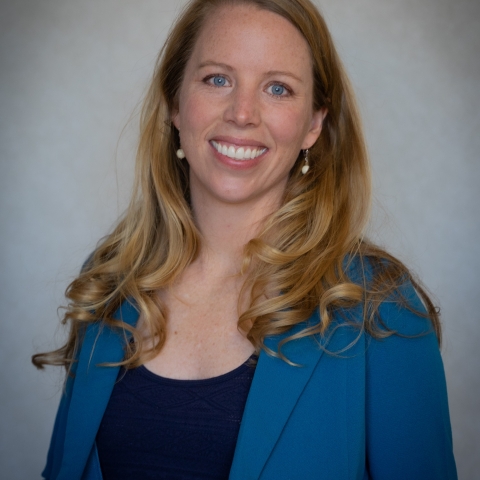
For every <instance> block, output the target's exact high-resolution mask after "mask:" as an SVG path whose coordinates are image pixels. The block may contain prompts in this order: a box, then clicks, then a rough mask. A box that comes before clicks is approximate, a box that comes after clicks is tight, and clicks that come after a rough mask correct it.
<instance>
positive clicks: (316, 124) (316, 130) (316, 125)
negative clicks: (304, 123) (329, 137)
mask: <svg viewBox="0 0 480 480" xmlns="http://www.w3.org/2000/svg"><path fill="white" fill-rule="evenodd" d="M327 113H328V110H327V109H326V108H325V107H323V108H321V109H320V110H317V111H316V112H313V115H312V120H311V122H310V129H309V130H308V132H307V135H306V136H305V139H304V140H303V144H302V150H305V149H307V148H311V147H312V146H313V144H314V143H315V142H316V141H317V140H318V137H319V136H320V133H321V131H322V126H323V120H324V119H325V117H326V116H327Z"/></svg>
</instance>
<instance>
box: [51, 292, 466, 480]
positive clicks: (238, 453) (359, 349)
mask: <svg viewBox="0 0 480 480" xmlns="http://www.w3.org/2000/svg"><path fill="white" fill-rule="evenodd" d="M409 295H410V298H411V300H412V302H413V303H415V304H416V306H417V307H418V306H420V303H419V300H418V297H416V294H415V293H414V291H413V289H412V288H410V289H409ZM380 314H381V317H382V319H383V321H384V322H385V323H386V324H387V325H388V326H389V327H390V328H393V329H395V330H396V331H397V332H399V335H393V336H391V337H389V338H387V339H384V340H375V339H372V338H371V337H370V336H368V335H367V334H365V333H364V332H363V331H361V330H360V329H358V328H354V327H351V326H346V325H345V324H344V322H342V321H341V320H340V319H337V320H335V321H334V322H333V323H332V325H331V327H330V329H329V331H328V333H327V335H326V336H325V337H324V338H323V339H322V340H319V339H315V338H313V337H307V338H302V339H300V340H295V341H292V342H289V343H287V344H286V345H285V347H284V349H283V351H284V353H285V354H286V356H287V357H288V358H289V359H290V360H292V361H293V362H295V363H298V364H300V365H301V366H291V365H289V364H288V363H286V362H284V361H283V360H280V359H278V358H275V357H272V356H270V355H268V354H266V353H265V352H263V351H262V352H261V353H260V356H259V359H258V364H257V367H256V371H255V375H254V378H253V382H252V386H251V389H250V393H249V396H248V399H247V403H246V406H245V411H244V414H243V419H242V423H241V427H240V432H239V436H238V441H237V446H236V450H235V456H234V459H233V464H232V467H231V471H230V477H229V478H230V479H231V480H253V479H262V480H267V479H268V480H279V479H280V480H284V479H285V480H287V479H291V480H294V479H299V480H300V479H301V480H305V479H326V480H344V479H345V480H347V479H348V480H354V479H358V480H365V479H381V480H396V479H398V480H406V479H408V480H416V479H418V480H430V479H431V480H442V479H456V478H457V475H456V469H455V461H454V457H453V451H452V435H451V428H450V419H449V412H448V403H447V392H446V385H445V375H444V370H443V365H442V360H441V357H440V352H439V349H438V343H437V340H436V337H435V334H434V333H433V331H432V329H431V325H430V323H429V321H428V320H426V319H425V318H422V317H419V316H416V315H414V314H413V313H411V312H410V311H409V310H407V309H405V308H401V307H400V306H399V305H398V304H397V303H394V302H391V303H389V302H385V303H384V304H382V305H381V307H380ZM357 315H359V312H358V310H356V311H355V310H354V311H353V312H350V316H351V317H352V318H351V319H352V320H354V321H355V320H356V321H357V322H358V319H356V318H355V317H356V316H357ZM116 316H117V318H121V319H123V321H125V322H126V323H128V324H130V325H135V323H136V321H137V318H138V312H137V310H136V308H135V306H134V305H132V304H131V303H129V302H128V301H126V302H124V303H123V305H122V306H121V307H120V308H119V310H118V311H117V313H116ZM318 321H319V317H318V312H315V313H314V314H313V315H312V317H311V318H310V319H309V320H308V321H307V322H306V323H307V324H309V323H312V322H313V323H317V322H318ZM342 325H343V326H342ZM304 326H305V325H301V326H299V327H297V329H299V328H301V327H304ZM403 335H407V336H409V337H410V338H405V337H404V336H403ZM412 335H413V336H414V337H413V338H412V337H411V336H412ZM281 338H283V336H278V337H271V338H268V339H267V341H266V344H267V345H268V346H269V347H270V348H272V349H274V350H275V349H276V346H277V343H278V341H279V340H280V339H281ZM124 342H125V337H124V336H123V335H122V334H119V333H118V332H115V331H113V330H111V329H109V328H108V327H105V326H101V324H100V323H95V324H91V325H90V326H89V327H88V329H87V330H86V334H85V337H84V341H83V344H82V348H81V351H80V354H79V360H78V362H77V363H76V364H75V367H74V369H75V370H76V371H75V372H74V373H75V376H74V377H71V378H69V379H68V381H67V385H66V388H65V392H64V394H63V396H62V399H61V403H60V407H59V410H58V414H57V418H56V421H55V427H54V432H53V436H52V441H51V445H50V450H49V454H48V461H47V466H46V467H45V470H44V472H43V476H44V477H45V478H46V479H48V480H80V479H81V480H97V479H98V480H100V479H101V478H102V476H101V470H100V463H99V461H98V454H97V450H96V446H95V437H96V434H97V430H98V428H99V425H100V422H101V420H102V416H103V413H104V411H105V408H106V406H107V403H108V401H109V397H110V394H111V391H112V388H113V385H114V383H115V381H116V378H117V374H118V371H119V369H118V368H112V367H101V366H99V364H101V363H103V362H117V361H120V360H122V358H123V355H124V350H123V347H124ZM325 348H326V349H327V350H328V351H325Z"/></svg>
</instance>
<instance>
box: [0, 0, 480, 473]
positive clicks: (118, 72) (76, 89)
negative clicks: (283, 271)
mask: <svg viewBox="0 0 480 480" xmlns="http://www.w3.org/2000/svg"><path fill="white" fill-rule="evenodd" d="M182 3H183V2H174V1H173V0H163V1H162V0H135V1H132V0H130V1H129V0H102V1H96V0H81V1H79V0H42V1H36V0H7V1H5V0H3V1H1V2H0V8H1V10H0V36H1V42H0V81H1V84H0V85H1V87H0V88H1V96H0V122H1V124H0V162H1V172H0V195H1V197H0V208H1V211H0V229H1V243H0V246H1V248H0V251H1V269H0V270H1V271H0V275H1V276H0V282H1V284H0V285H1V289H0V295H1V312H2V316H1V335H0V365H1V373H0V375H1V383H0V385H1V388H0V402H1V419H0V421H1V435H0V437H1V452H0V463H1V465H0V471H1V476H2V478H8V479H10V480H15V479H21V480H25V479H35V478H39V477H40V471H41V469H42V468H43V465H44V460H45V456H46V452H47V448H48V442H49V437H50V434H51V429H52V425H53V419H54V415H55V411H56V408H57V404H58V399H59V393H60V389H61V373H60V372H59V371H57V370H58V369H55V368H50V369H47V371H46V372H44V373H42V372H38V371H36V370H35V368H34V367H33V366H32V365H31V364H30V356H31V354H32V353H34V352H37V351H44V350H45V349H51V348H52V347H54V346H55V345H57V346H58V345H60V343H61V341H62V339H63V338H64V332H63V330H62V329H61V328H59V327H58V325H59V314H58V313H57V307H58V306H59V305H61V304H62V303H63V291H64V290H65V287H66V286H67V284H68V283H69V281H71V280H72V279H73V277H74V275H75V274H76V273H77V272H78V269H79V267H80V265H81V264H82V262H83V260H84V259H85V258H86V256H87V255H88V254H89V252H91V251H92V249H93V248H94V246H95V243H96V242H97V241H98V239H99V238H100V237H101V236H103V235H105V234H106V233H107V232H108V231H109V229H110V228H111V227H112V225H113V224H114V221H115V219H116V217H117V216H118V215H119V214H120V213H121V212H122V211H123V209H124V208H125V206H126V203H127V201H128V198H129V193H130V188H131V184H132V174H133V173H132V172H133V159H134V155H135V142H136V136H137V125H138V115H136V114H135V113H133V112H134V111H135V109H136V108H137V106H138V104H139V102H140V101H141V98H142V96H143V93H144V91H145V88H146V86H147V84H148V82H149V79H150V76H151V73H152V67H153V63H154V60H155V57H156V54H157V51H158V50H159V48H160V47H161V45H162V44H163V40H164V38H165V36H166V33H167V31H168V28H169V26H170V25H171V23H172V19H173V18H174V16H175V15H176V14H177V13H178V10H179V7H180V5H181V4H182ZM319 6H320V7H321V8H322V10H323V12H324V14H325V17H326V20H327V22H328V24H329V25H330V28H331V30H332V33H333V36H334V38H335V40H336V42H337V45H338V49H339V52H340V55H341V56H342V58H343V60H344V62H345V64H346V67H347V69H348V71H349V73H350V75H351V78H352V81H353V84H354V86H355V89H356V92H357V94H358V99H359V103H360V108H361V111H362V114H363V118H364V123H365V129H366V135H367V140H368V146H369V150H370V153H371V159H372V165H373V171H374V186H375V205H374V213H373V221H372V225H371V228H370V233H371V236H372V237H373V238H374V239H375V240H376V241H377V242H379V243H380V244H381V245H384V246H388V248H389V250H390V251H392V252H393V253H394V254H396V255H397V256H399V257H400V258H401V259H402V260H403V261H405V262H406V263H407V264H408V265H409V266H410V267H411V268H413V270H414V271H416V272H417V273H418V274H419V276H420V277H421V278H422V279H423V281H424V282H425V284H426V285H427V286H428V287H429V289H430V291H431V292H432V293H433V294H434V296H435V297H436V299H437V300H438V302H439V304H440V305H441V308H442V314H443V315H442V318H443V325H444V332H445V342H444V347H443V350H442V352H443V359H444V363H445V369H446V374H447V381H448V387H449V399H450V407H451V419H452V426H453V435H454V444H455V452H456V458H457V463H458V471H459V476H460V478H462V479H467V480H469V479H474V478H478V476H477V475H478V472H479V471H480V455H478V454H479V453H480V451H479V447H478V445H480V376H479V374H478V371H479V367H480V355H479V353H478V350H479V344H480V333H479V331H480V330H479V326H478V323H479V320H480V315H479V313H478V304H477V301H478V298H479V296H480V289H479V286H478V284H479V282H478V279H479V272H480V249H479V246H478V242H479V238H480V222H479V206H480V202H479V200H480V198H479V188H478V185H479V183H480V162H479V151H480V134H479V130H480V118H479V112H480V95H479V87H480V60H479V52H480V2H479V1H478V0H455V1H453V0H388V1H385V0H356V1H346V0H322V1H321V2H319ZM137 110H138V109H137ZM132 113H133V115H132ZM392 414H393V415H394V414H395V412H392Z"/></svg>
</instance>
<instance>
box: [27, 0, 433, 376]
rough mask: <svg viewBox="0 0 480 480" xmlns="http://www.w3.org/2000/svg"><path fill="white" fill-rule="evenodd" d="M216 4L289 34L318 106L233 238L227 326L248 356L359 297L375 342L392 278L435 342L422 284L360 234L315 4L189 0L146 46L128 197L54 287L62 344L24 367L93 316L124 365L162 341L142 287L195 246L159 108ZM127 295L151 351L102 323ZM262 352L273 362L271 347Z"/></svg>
mask: <svg viewBox="0 0 480 480" xmlns="http://www.w3.org/2000/svg"><path fill="white" fill-rule="evenodd" d="M225 4H229V5H235V4H251V5H254V6H256V7H257V8H259V9H263V10H268V11H271V12H273V13H275V14H278V15H280V16H282V17H284V18H285V19H287V20H288V21H289V22H290V23H291V24H292V25H294V26H295V27H296V28H297V30H298V31H299V32H300V33H301V34H302V35H303V37H304V38H305V40H306V41H307V43H308V45H309V47H310V53H311V59H312V69H313V80H314V82H313V89H314V91H313V109H314V110H316V111H318V110H320V109H321V108H325V109H326V110H327V111H328V113H327V116H326V118H325V120H324V123H323V129H322V133H321V135H320V137H319V139H318V140H317V142H316V144H315V145H314V146H313V147H312V148H311V149H310V156H309V159H310V170H309V172H308V175H302V174H301V167H302V160H301V158H300V157H299V159H298V161H297V162H296V164H295V165H294V167H293V168H292V171H291V172H290V177H289V180H288V183H287V187H286V190H285V194H284V197H283V201H282V205H281V207H280V208H279V209H278V211H276V212H274V213H273V214H271V215H270V216H269V217H268V218H267V219H266V221H265V223H264V225H263V230H262V231H261V232H260V234H259V235H258V236H257V237H256V238H254V239H252V240H250V241H249V242H248V244H247V245H246V246H245V249H244V258H243V272H244V274H245V278H246V280H245V283H244V292H247V293H248V298H249V299H250V305H249V306H248V308H247V309H246V310H245V311H242V312H239V320H238V326H239V329H240V330H242V331H243V332H244V333H245V334H246V335H247V338H248V339H249V340H250V341H251V342H252V344H253V345H254V346H255V347H256V349H257V350H259V349H261V348H266V347H265V345H264V340H265V338H266V337H268V336H271V335H275V334H278V333H283V332H286V331H289V330H290V329H291V328H292V327H293V326H295V325H302V322H305V320H306V319H307V318H309V316H310V315H311V314H312V312H313V311H314V310H315V309H317V308H319V310H320V316H319V318H320V320H319V323H318V324H317V325H309V326H308V327H307V326H305V328H303V329H302V330H301V331H300V333H297V334H295V336H291V337H289V338H286V339H285V340H284V342H285V341H289V340H292V339H293V338H298V337H301V336H305V335H323V334H324V333H325V332H326V330H327V329H328V326H329V325H330V323H331V322H332V318H333V316H334V314H335V312H336V311H339V310H341V309H345V308H349V307H352V306H354V305H361V306H363V308H362V311H363V318H362V319H361V321H360V322H359V327H360V328H361V329H362V330H364V331H366V332H367V333H368V334H370V335H372V336H373V337H376V338H378V337H384V336H388V335H391V334H393V333H395V332H392V331H390V330H388V329H387V328H385V327H383V326H382V325H383V324H382V322H381V319H380V318H379V314H378V308H379V305H380V303H381V302H382V301H384V300H385V299H387V298H389V299H391V298H396V299H397V300H398V301H404V300H405V299H402V293H401V290H402V285H404V284H405V282H407V281H411V282H413V285H414V287H415V288H416V290H417V292H418V293H419V295H420V297H421V298H422V301H423V303H424V305H425V306H426V313H425V314H424V315H425V316H428V317H429V318H430V319H431V321H432V324H433V327H434V330H435V332H436V333H437V337H438V339H439V341H440V324H439V319H438V314H437V312H436V310H435V308H434V306H433V305H432V303H431V301H430V299H429V298H428V296H427V295H426V294H425V292H424V290H423V289H422V288H421V287H420V285H419V284H418V283H417V282H415V281H414V280H413V279H412V277H411V275H410V273H409V272H408V270H407V269H406V267H405V266H404V265H403V264H402V263H401V262H399V261H398V260H397V259H395V258H394V257H392V256H390V255H389V254H387V253H386V252H385V251H383V250H382V249H380V248H378V247H375V246H374V245H372V244H370V243H369V242H368V241H366V240H365V239H364V238H363V231H364V228H365V225H366V222H367V219H368V214H369V208H370V170H369V163H368V157H367V152H366V148H365V141H364V138H363V134H362V128H361V123H360V119H359V115H358V111H357V107H356V104H355V99H354V95H353V92H352V89H351V86H350V83H349V81H348V78H347V76H346V74H345V71H344V68H343V66H342V64H341V61H340V59H339V57H338V55H337V52H336V50H335V47H334V45H333V42H332V38H331V36H330V34H329V31H328V29H327V26H326V24H325V21H324V20H323V18H322V16H321V15H320V13H319V11H318V10H317V9H316V7H315V6H314V5H313V4H312V3H311V2H310V1H309V0H193V1H191V2H190V3H189V4H188V5H187V6H186V8H185V9H184V11H183V13H182V14H181V15H180V17H179V18H178V20H177V21H176V23H175V25H174V26H173V28H172V30H171V32H170V34H169V36H168V38H167V40H166V43H165V45H164V47H163V49H162V50H161V52H160V54H159V57H158V60H157V64H156V67H155V71H154V75H153V79H152V82H151V85H150V88H149V90H148V93H147V95H146V98H145V101H144V105H143V109H142V113H141V119H140V139H139V146H138V152H137V160H136V176H135V186H134V195H133V198H132V200H131V203H130V205H129V207H128V209H127V211H126V213H125V215H124V216H123V218H121V219H120V221H119V223H118V225H117V227H116V228H115V229H114V230H113V232H112V233H111V234H109V235H108V236H107V237H106V238H105V239H103V240H102V241H101V243H100V244H99V245H98V247H97V249H96V250H95V252H94V254H93V255H92V257H91V258H90V259H89V260H88V261H87V263H86V264H85V266H84V268H83V269H82V272H81V273H80V275H79V276H78V277H77V278H76V279H75V280H74V281H73V282H72V283H71V284H70V285H69V287H68V288H67V291H66V297H67V298H68V300H69V303H68V306H67V308H66V312H65V316H64V318H63V323H67V324H69V325H70V334H69V337H68V340H67V342H66V344H65V345H64V346H63V347H61V348H59V349H58V350H55V351H53V352H48V353H42V354H37V355H35V356H34V357H33V363H34V364H35V365H36V366H37V367H39V368H41V367H43V366H44V365H46V364H53V365H64V366H65V367H66V368H67V369H69V367H70V365H71V364H72V362H73V361H74V358H75V355H76V352H77V350H78V348H79V345H80V343H81V338H82V335H83V332H84V330H85V328H86V326H88V324H90V323H92V322H98V321H101V322H103V323H104V324H105V325H108V326H110V327H112V328H117V329H120V330H122V331H124V332H125V331H128V332H130V334H131V335H132V336H133V340H134V341H133V342H126V344H125V349H126V352H125V353H126V355H125V360H124V361H123V362H122V364H124V365H126V366H130V367H134V366H138V365H140V364H142V363H144V362H145V361H146V360H147V359H149V358H152V357H153V356H155V355H156V354H157V353H158V352H159V351H160V350H161V348H162V346H163V345H164V342H165V332H166V321H167V316H166V311H165V308H164V306H163V305H162V304H161V302H160V300H159V299H158V296H157V295H156V294H155V292H156V291H158V289H161V288H167V287H168V286H170V285H172V283H173V282H174V281H175V280H176V279H177V278H178V277H179V275H180V274H181V273H182V272H183V271H184V269H185V268H186V267H187V266H188V265H189V264H190V263H191V262H192V261H193V260H194V259H195V258H196V256H197V255H198V252H199V249H200V247H201V236H200V234H199V232H198V230H197V228H196V226H195V223H194V221H193V218H192V211H191V208H190V205H189V179H188V170H187V168H188V167H186V166H185V164H182V163H180V162H179V161H178V159H177V158H176V156H175V151H176V149H177V148H178V147H179V135H178V131H177V130H176V128H175V127H174V125H173V124H172V122H171V115H172V113H173V112H174V111H176V109H177V107H178V96H179V89H180V86H181V84H182V80H183V76H184V72H185V67H186V64H187V62H188V60H189V58H190V56H191V53H192V51H193V48H194V46H195V42H196V40H197V38H198V36H199V32H200V30H201V28H202V26H203V25H204V23H205V20H206V19H207V18H208V17H209V16H210V15H213V13H214V10H215V9H217V8H219V7H220V6H222V5H225ZM350 262H354V263H355V264H356V265H357V267H356V268H355V269H354V270H355V271H356V273H355V275H353V276H352V275H351V274H349V273H348V272H349V269H348V264H349V263H350ZM350 270H351V269H350ZM367 271H368V272H369V273H366V272H367ZM127 298H130V299H134V300H135V302H136V304H137V306H138V308H139V310H140V311H141V313H142V319H143V321H144V326H145V327H146V328H147V329H148V331H149V333H150V334H151V335H152V337H153V338H155V340H156V342H154V346H153V347H151V348H150V347H149V348H148V349H147V348H146V347H145V346H144V343H143V341H142V336H141V335H140V334H139V332H138V330H137V329H136V328H134V327H131V326H129V325H126V324H125V323H123V322H121V321H120V320H116V319H114V318H113V314H114V312H115V311H116V309H117V308H118V307H119V306H120V304H121V303H122V302H123V301H124V300H125V299H127ZM406 303H408V302H406ZM407 307H409V308H412V307H410V306H409V305H408V304H407ZM419 313H421V312H419ZM270 353H271V354H274V355H280V356H282V353H281V351H279V352H271V351H270ZM283 358H284V357H283Z"/></svg>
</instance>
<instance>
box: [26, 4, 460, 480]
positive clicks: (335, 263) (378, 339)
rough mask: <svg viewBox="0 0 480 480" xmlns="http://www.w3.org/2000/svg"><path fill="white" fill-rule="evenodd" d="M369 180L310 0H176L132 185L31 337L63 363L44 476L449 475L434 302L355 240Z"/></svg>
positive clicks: (345, 88) (41, 358)
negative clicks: (60, 301)
mask: <svg viewBox="0 0 480 480" xmlns="http://www.w3.org/2000/svg"><path fill="white" fill-rule="evenodd" d="M369 188H370V183H369V169H368V162H367V158H366V153H365V146H364V140H363V137H362V133H361V129H360V122H359V119H358V114H357V112H356V107H355V104H354V99H353V95H352V93H351V90H350V87H349V84H348V80H347V78H346V76H345V73H344V71H343V69H342V67H341V63H340V61H339V59H338V57H337V54H336V52H335V49H334V46H333V44H332V40H331V38H330V35H329V33H328V30H327V28H326V26H325V24H324V21H323V19H322V18H321V16H320V14H319V13H318V11H317V10H316V8H315V7H314V6H313V5H312V4H311V3H310V2H309V0H243V1H239V0H230V1H228V0H194V1H192V2H191V3H190V4H189V5H188V6H187V8H186V10H185V11H184V13H183V14H182V15H181V17H180V18H179V20H178V21H177V22H176V24H175V26H174V28H173V30H172V32H171V33H170V36H169V38H168V40H167V42H166V44H165V47H164V49H163V51H162V52H161V55H160V57H159V61H158V65H157V68H156V71H155V75H154V78H153V81H152V85H151V87H150V90H149V92H148V95H147V98H146V100H145V104H144V109H143V115H142V120H141V137H140V143H139V149H138V158H137V176H136V194H135V196H134V199H133V200H132V203H131V205H130V207H129V209H128V211H127V213H126V215H125V216H124V217H123V218H122V219H121V221H120V222H119V224H118V226H117V227H116V229H115V230H114V232H113V233H111V234H110V235H109V236H108V237H107V238H106V239H104V240H103V241H102V242H101V244H100V245H99V247H98V248H97V249H96V251H95V252H94V254H93V255H92V257H91V258H90V259H89V260H88V261H87V262H86V264H85V265H84V268H83V269H82V272H81V273H80V275H79V277H78V278H77V279H76V280H75V281H74V282H72V284H71V285H70V286H69V288H68V290H67V297H68V298H69V301H70V303H69V307H68V309H67V312H66V315H65V319H64V321H65V322H68V323H69V324H70V336H69V339H68V341H67V343H66V345H65V346H64V347H62V348H60V349H59V350H56V351H54V352H51V353H48V354H40V355H36V356H34V363H35V365H37V366H38V367H42V366H43V365H45V364H55V365H64V366H65V367H66V368H67V371H68V373H69V375H68V378H67V383H66V387H65V392H64V395H63V398H62V401H61V405H60V409H59V412H58V415H57V420H56V423H55V429H54V434H53V438H52V443H51V447H50V452H49V458H48V463H47V467H46V469H45V471H44V473H43V475H44V477H45V478H47V479H69V480H72V479H77V478H78V479H80V478H84V479H91V478H92V479H93V478H102V475H103V478H105V479H109V478H114V479H116V480H118V479H121V478H128V479H132V478H231V479H256V478H262V479H274V478H275V479H283V478H285V479H287V478H288V479H294V478H298V479H300V478H301V479H306V478H326V479H335V480H336V479H354V478H355V479H357V478H358V479H366V478H380V479H387V478H388V479H396V478H398V479H400V478H401V479H405V478H408V479H423V480H425V479H443V478H445V479H447V478H448V479H452V478H456V472H455V463H454V459H453V454H452V444H451V431H450V422H449V416H448V405H447V397H446V387H445V379H444V373H443V367H442V362H441V358H440V354H439V348H438V347H439V343H440V325H439V320H438V316H437V313H436V311H435V308H434V307H433V305H432V303H431V301H430V300H429V299H428V297H427V296H426V294H425V293H424V291H423V290H422V289H421V287H420V286H419V285H418V284H417V283H416V282H415V281H414V280H413V279H412V277H411V275H410V273H409V272H408V270H407V269H406V268H405V267H404V266H403V265H402V264H401V263H400V262H399V261H398V260H396V259H395V258H393V257H391V256H390V255H388V254H387V253H386V252H384V251H382V250H381V249H379V248H376V247H375V246H373V245H372V244H370V243H369V242H367V241H366V240H364V239H363V237H362V231H363V228H364V225H365V222H366V219H367V213H368V207H369V195H370V190H369ZM417 294H418V295H419V296H417ZM240 421H241V422H240Z"/></svg>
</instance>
